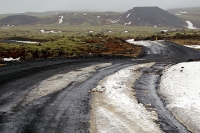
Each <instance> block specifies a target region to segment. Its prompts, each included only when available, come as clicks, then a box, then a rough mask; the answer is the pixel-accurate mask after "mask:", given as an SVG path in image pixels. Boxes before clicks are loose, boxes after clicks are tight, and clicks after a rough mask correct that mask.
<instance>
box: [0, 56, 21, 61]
mask: <svg viewBox="0 0 200 133" xmlns="http://www.w3.org/2000/svg"><path fill="white" fill-rule="evenodd" d="M3 60H4V61H19V60H20V57H19V58H15V59H13V58H12V57H10V58H3Z"/></svg>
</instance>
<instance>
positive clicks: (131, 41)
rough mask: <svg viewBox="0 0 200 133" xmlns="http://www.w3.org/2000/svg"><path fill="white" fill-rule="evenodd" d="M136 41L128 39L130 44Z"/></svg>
mask: <svg viewBox="0 0 200 133" xmlns="http://www.w3.org/2000/svg"><path fill="white" fill-rule="evenodd" d="M134 40H135V39H128V40H126V42H128V43H134Z"/></svg>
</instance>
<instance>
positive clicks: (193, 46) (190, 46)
mask: <svg viewBox="0 0 200 133" xmlns="http://www.w3.org/2000/svg"><path fill="white" fill-rule="evenodd" d="M184 46H186V47H189V48H194V49H200V45H184Z"/></svg>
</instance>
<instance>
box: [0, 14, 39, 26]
mask: <svg viewBox="0 0 200 133" xmlns="http://www.w3.org/2000/svg"><path fill="white" fill-rule="evenodd" d="M38 21H39V19H38V18H37V17H35V16H28V15H13V16H7V17H5V18H3V19H1V20H0V24H1V25H25V24H27V25H28V24H37V22H38Z"/></svg>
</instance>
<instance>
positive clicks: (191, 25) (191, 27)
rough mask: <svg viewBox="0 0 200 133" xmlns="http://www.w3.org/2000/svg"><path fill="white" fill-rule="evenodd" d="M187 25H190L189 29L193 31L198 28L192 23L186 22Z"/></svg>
mask: <svg viewBox="0 0 200 133" xmlns="http://www.w3.org/2000/svg"><path fill="white" fill-rule="evenodd" d="M186 23H187V24H188V27H187V28H188V29H191V30H194V29H197V28H196V27H194V26H193V23H192V22H190V21H186Z"/></svg>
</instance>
